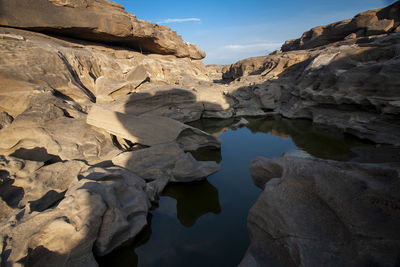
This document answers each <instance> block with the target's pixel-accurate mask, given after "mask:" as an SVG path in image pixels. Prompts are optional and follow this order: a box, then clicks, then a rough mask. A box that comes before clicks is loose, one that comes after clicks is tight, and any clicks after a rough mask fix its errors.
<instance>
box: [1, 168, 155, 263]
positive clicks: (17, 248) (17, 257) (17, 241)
mask: <svg viewBox="0 0 400 267" xmlns="http://www.w3.org/2000/svg"><path fill="white" fill-rule="evenodd" d="M145 186H146V185H145V182H144V181H143V180H142V179H141V178H139V177H137V176H135V175H134V174H132V173H130V172H128V171H126V170H124V169H120V168H115V167H114V168H108V169H101V168H91V169H89V170H87V171H86V172H84V173H82V174H80V180H79V181H78V180H76V181H75V182H74V183H72V184H71V186H70V187H69V189H68V191H67V192H66V194H65V198H64V199H63V200H62V201H61V202H60V203H59V204H58V205H57V207H55V208H53V209H50V210H48V211H46V212H41V213H38V212H33V213H29V214H27V213H26V212H24V210H22V213H21V214H20V215H18V216H16V217H15V218H10V219H9V220H8V222H7V223H6V224H3V225H2V226H0V233H1V234H0V236H1V238H2V240H3V241H4V242H3V245H4V247H3V250H2V255H1V257H2V264H4V265H5V266H9V265H10V266H11V265H13V266H23V265H35V266H36V265H46V266H47V265H51V266H55V265H58V266H97V263H96V261H95V259H94V257H93V251H94V253H96V254H97V255H104V254H106V253H109V252H110V251H111V250H113V249H114V248H115V247H117V246H120V245H121V244H122V243H124V242H126V241H127V240H129V239H130V238H132V237H134V236H135V235H136V234H137V233H138V232H139V231H140V230H141V229H142V228H143V226H144V225H146V223H147V222H146V214H147V211H148V208H149V206H150V204H149V201H148V199H147V194H146V193H145V191H144V189H145Z"/></svg>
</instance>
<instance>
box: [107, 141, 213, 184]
mask: <svg viewBox="0 0 400 267" xmlns="http://www.w3.org/2000/svg"><path fill="white" fill-rule="evenodd" d="M113 163H114V164H115V165H117V166H121V167H124V168H126V169H128V170H130V171H131V172H134V173H136V174H138V175H139V176H140V177H142V178H144V179H146V180H150V181H153V180H158V179H164V178H167V179H168V180H169V181H172V182H191V181H196V180H201V179H203V178H205V177H207V176H209V175H211V174H213V173H215V172H217V171H218V170H219V169H220V166H219V165H218V164H217V163H216V162H213V161H196V160H195V159H194V158H193V156H192V155H191V154H190V153H185V152H184V151H183V150H182V149H181V148H180V147H179V145H178V144H176V143H167V144H160V145H156V146H153V147H150V148H145V149H140V150H137V151H132V152H124V153H121V154H120V155H118V156H117V157H115V158H114V159H113ZM156 191H159V189H157V190H156Z"/></svg>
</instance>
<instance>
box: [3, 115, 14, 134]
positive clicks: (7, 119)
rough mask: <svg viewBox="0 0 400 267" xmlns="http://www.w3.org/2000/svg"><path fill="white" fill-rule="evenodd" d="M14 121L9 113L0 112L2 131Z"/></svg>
mask: <svg viewBox="0 0 400 267" xmlns="http://www.w3.org/2000/svg"><path fill="white" fill-rule="evenodd" d="M13 120H14V118H13V117H11V116H10V114H8V113H7V112H5V111H3V112H0V130H1V129H3V128H5V127H7V126H8V125H10V124H11V123H12V122H13Z"/></svg>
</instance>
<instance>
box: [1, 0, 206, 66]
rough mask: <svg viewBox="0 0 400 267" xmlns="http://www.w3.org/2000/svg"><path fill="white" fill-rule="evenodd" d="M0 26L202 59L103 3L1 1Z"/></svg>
mask: <svg viewBox="0 0 400 267" xmlns="http://www.w3.org/2000/svg"><path fill="white" fill-rule="evenodd" d="M0 25H1V26H7V27H14V28H23V29H29V30H33V31H37V32H43V33H49V34H56V35H61V36H69V37H73V38H76V39H81V40H88V41H94V42H99V43H106V44H113V45H123V46H127V47H130V48H133V49H135V50H137V51H141V52H148V53H156V54H162V55H175V56H177V57H190V58H192V59H202V58H204V57H205V53H204V52H203V51H201V50H200V49H198V48H197V47H196V46H195V45H193V44H189V43H186V42H184V41H183V40H182V38H181V37H180V36H177V35H176V32H173V31H171V29H170V28H169V27H167V26H159V25H157V24H155V23H149V22H147V21H143V20H139V19H137V18H136V17H135V16H134V15H133V14H129V13H128V12H126V11H125V9H124V7H123V6H121V5H119V4H117V3H114V2H111V1H107V0H37V1H28V0H17V1H14V0H5V1H1V3H0Z"/></svg>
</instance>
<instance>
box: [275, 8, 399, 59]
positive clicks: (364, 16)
mask: <svg viewBox="0 0 400 267" xmlns="http://www.w3.org/2000/svg"><path fill="white" fill-rule="evenodd" d="M399 10H400V1H397V2H396V3H394V4H392V5H390V6H388V7H385V8H382V9H372V10H368V11H365V12H362V13H360V14H358V15H357V16H355V17H354V18H353V19H347V20H342V21H339V22H335V23H332V24H329V25H325V26H318V27H315V28H312V29H311V30H309V31H307V32H305V33H303V35H302V36H301V37H300V38H299V39H293V40H288V41H286V42H285V43H284V44H283V45H282V51H283V52H286V51H292V50H303V49H311V48H315V47H319V46H323V45H327V44H331V43H333V42H337V41H343V40H345V39H354V38H358V37H366V36H371V35H377V34H385V33H391V32H400V13H399Z"/></svg>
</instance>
